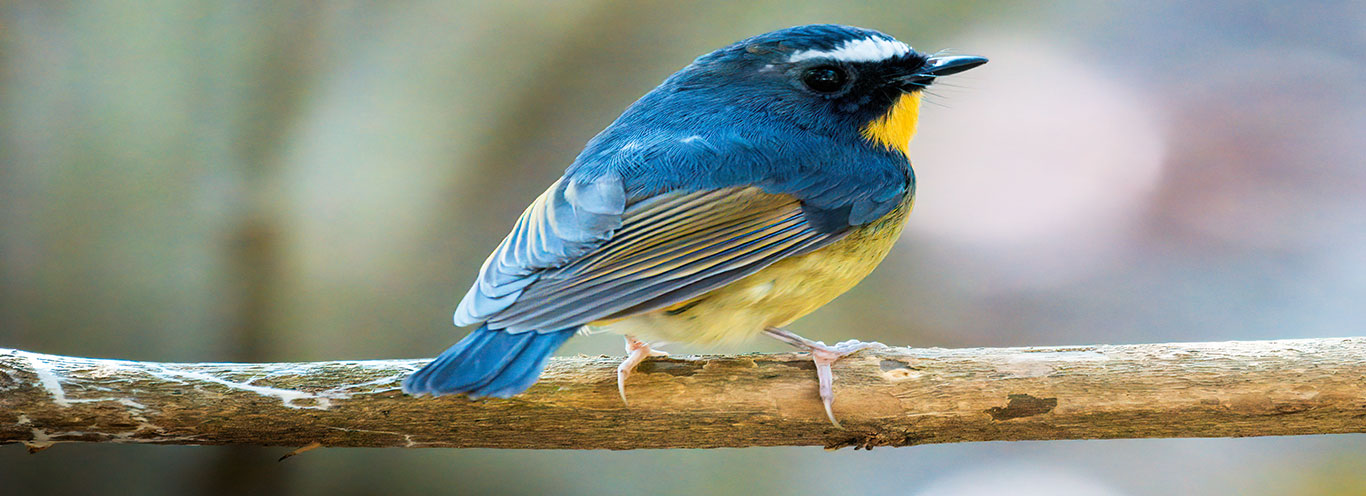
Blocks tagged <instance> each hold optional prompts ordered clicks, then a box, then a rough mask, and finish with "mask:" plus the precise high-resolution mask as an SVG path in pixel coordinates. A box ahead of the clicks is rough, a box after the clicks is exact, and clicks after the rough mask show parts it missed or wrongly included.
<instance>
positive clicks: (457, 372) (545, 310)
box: [403, 25, 985, 397]
mask: <svg viewBox="0 0 1366 496" xmlns="http://www.w3.org/2000/svg"><path fill="white" fill-rule="evenodd" d="M945 60H947V59H944V58H939V59H931V58H930V57H928V56H925V55H922V54H920V53H918V52H915V51H914V50H911V49H910V47H909V46H907V45H905V44H903V43H901V42H898V41H896V40H895V39H893V38H892V37H890V36H887V35H885V34H882V33H879V32H877V31H871V30H867V29H861V28H854V27H848V26H836V25H812V26H798V27H794V28H789V29H785V30H780V31H774V32H771V33H766V34H762V35H759V36H755V37H752V38H749V39H746V40H742V41H739V42H736V43H734V44H732V45H730V46H727V47H725V48H722V49H719V50H716V51H714V52H712V53H710V54H707V55H704V56H702V57H698V58H697V59H696V60H695V61H693V63H692V64H690V65H688V66H687V67H685V68H683V69H682V70H680V71H678V72H677V73H675V74H673V75H672V76H670V77H669V78H668V79H666V80H665V81H664V82H663V83H662V84H660V85H659V87H657V88H655V89H654V90H653V91H651V92H650V93H648V94H646V95H645V96H644V97H642V98H641V99H640V100H639V101H637V102H635V103H634V104H632V105H631V106H630V107H629V108H628V109H626V111H625V112H624V113H623V114H622V115H621V117H619V118H618V119H617V120H616V121H614V122H613V123H612V124H611V125H610V126H608V127H607V128H606V129H605V130H603V131H602V132H601V133H599V134H598V135H597V136H595V137H594V138H593V139H592V140H591V141H589V142H588V144H587V146H586V147H585V148H584V150H583V152H582V153H580V154H579V156H578V157H577V158H576V159H575V160H574V162H573V163H572V164H571V165H570V166H569V168H568V169H567V170H566V171H565V174H564V176H563V177H562V178H561V179H560V180H558V181H557V182H555V184H553V185H551V187H550V188H549V189H548V190H547V191H546V192H545V193H544V194H542V195H541V196H540V197H539V198H537V199H536V201H535V202H533V203H532V205H531V207H529V208H528V209H527V210H526V212H524V213H523V214H522V216H521V217H520V218H519V219H518V221H517V223H516V225H515V226H514V227H513V228H512V232H511V233H509V234H508V236H507V237H506V238H505V239H504V240H503V242H502V243H501V244H500V245H499V246H498V248H497V249H495V250H494V252H493V254H492V255H490V256H489V258H488V260H486V261H485V263H484V265H483V267H482V268H481V269H480V272H479V276H478V279H477V280H476V281H475V283H474V284H473V286H472V287H471V288H470V290H469V292H468V293H467V294H466V295H465V297H464V299H463V300H461V302H460V305H459V307H458V308H457V309H456V312H455V317H454V321H455V324H456V325H459V326H464V325H474V324H481V325H480V327H479V328H478V329H476V330H475V331H474V332H472V333H471V334H470V335H469V336H466V337H465V338H464V339H462V340H461V341H460V342H459V343H457V344H456V345H455V346H452V347H451V348H450V349H449V350H447V351H446V352H445V353H443V354H442V355H441V356H440V357H437V359H436V360H434V361H432V362H431V363H430V364H428V365H427V366H426V367H424V368H423V369H421V370H419V371H418V372H416V373H415V374H413V375H412V376H411V377H409V378H408V379H406V380H405V381H404V382H403V389H404V391H407V392H409V393H432V394H449V393H465V394H468V395H470V396H471V397H480V396H497V397H506V396H510V395H513V394H517V393H519V392H521V391H523V390H525V389H526V388H527V387H529V386H530V385H531V384H532V383H534V382H535V380H536V378H537V376H539V374H540V372H541V370H542V369H543V368H544V366H545V362H546V359H547V357H548V356H549V355H550V354H551V353H553V352H554V351H555V349H557V348H558V347H559V346H560V345H562V344H563V343H564V342H565V340H567V339H568V338H569V337H570V336H571V335H572V334H573V333H574V331H575V330H577V329H578V328H580V327H581V326H583V325H586V324H590V323H594V322H596V321H599V320H602V319H622V318H631V317H633V316H636V315H644V314H646V313H649V312H655V311H658V310H661V309H664V308H666V307H668V306H670V305H674V304H678V303H682V302H686V301H688V300H690V299H693V298H698V297H699V296H702V295H706V294H708V292H709V291H712V290H715V289H718V288H720V287H722V286H724V285H727V284H730V283H732V282H735V281H738V280H740V279H742V278H744V277H747V276H749V275H752V274H755V273H757V272H758V271H760V270H762V269H764V268H765V267H768V266H770V265H772V264H775V263H777V262H779V261H782V260H785V259H789V258H793V257H797V256H801V255H805V254H808V253H812V252H813V251H814V250H818V249H821V248H823V247H826V246H830V245H831V244H832V243H835V242H838V241H839V240H841V239H843V238H844V237H845V236H846V235H848V234H849V233H850V232H852V231H855V230H857V229H858V228H860V227H862V226H868V225H872V224H873V223H874V222H875V221H877V220H879V219H882V218H884V216H888V215H889V213H891V212H893V211H894V210H896V209H899V208H903V206H905V205H907V204H908V201H909V198H910V195H912V194H913V193H914V187H915V182H914V174H913V173H912V171H911V168H910V163H909V162H908V160H907V157H906V155H905V150H904V146H899V145H898V146H890V145H887V144H885V143H878V142H875V141H876V140H874V139H873V138H871V137H870V135H869V132H870V131H869V129H870V128H869V124H870V123H872V122H875V121H878V120H879V119H883V120H886V119H890V118H891V117H888V116H889V115H891V109H892V108H893V106H894V105H897V104H898V102H899V101H900V100H899V99H901V98H902V97H903V96H904V95H905V94H907V93H911V92H915V91H919V89H920V88H923V87H924V86H925V85H926V84H928V83H929V81H931V80H933V78H934V77H935V76H936V75H938V73H936V72H935V71H936V70H941V69H942V70H944V71H945V73H948V72H947V70H948V69H956V70H964V69H965V67H968V66H971V65H975V64H980V63H981V62H984V61H985V59H981V61H980V62H973V61H970V60H966V59H964V58H959V59H957V60H953V61H949V63H944V64H939V62H944V61H945ZM937 61H938V62H937ZM936 64H939V65H936ZM813 71H815V72H813ZM822 71H823V72H822ZM812 74H816V75H817V76H821V77H822V78H824V79H823V80H821V81H816V82H814V83H813V82H812V81H813V80H812V79H811V78H812ZM916 102H918V100H916ZM912 114H913V113H912ZM910 119H911V120H912V122H910V125H911V126H913V125H914V122H913V120H914V115H912V116H911V117H910ZM908 129H913V127H912V128H908ZM905 140H909V134H907V135H906V136H905V139H904V140H901V141H905ZM903 144H904V143H903ZM623 233H624V234H623ZM876 252H878V250H870V251H869V253H876ZM878 256H879V257H880V256H881V255H878ZM879 259H880V258H879ZM590 262H591V263H590ZM874 263H875V262H874ZM817 306H818V305H817ZM751 331H754V330H741V332H751ZM645 349H647V350H648V348H645ZM633 353H635V352H633Z"/></svg>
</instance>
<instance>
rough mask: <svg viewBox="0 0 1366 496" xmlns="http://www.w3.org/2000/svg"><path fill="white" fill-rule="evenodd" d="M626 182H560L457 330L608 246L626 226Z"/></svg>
mask: <svg viewBox="0 0 1366 496" xmlns="http://www.w3.org/2000/svg"><path fill="white" fill-rule="evenodd" d="M625 209H626V196H625V190H624V188H623V187H622V182H621V177H620V176H617V175H615V174H607V175H603V176H600V177H598V178H596V179H594V180H592V181H575V180H572V179H560V180H559V181H556V182H555V184H552V185H551V186H550V189H548V190H546V192H545V193H543V194H541V196H540V197H538V198H536V201H534V202H532V204H531V206H530V207H527V209H526V211H525V212H522V216H521V217H520V218H518V219H517V223H516V224H515V225H514V226H513V227H512V232H511V233H508V235H507V237H506V238H504V239H503V242H502V243H501V244H499V245H498V248H497V249H495V250H494V251H493V253H492V254H491V255H489V257H488V259H487V260H485V261H484V265H483V267H481V268H480V269H479V277H478V279H477V280H476V281H475V282H474V285H473V286H472V287H471V288H470V290H469V292H468V293H466V294H465V298H464V299H463V300H461V301H460V305H459V306H458V307H456V309H455V325H457V326H466V325H471V324H478V323H481V322H484V321H487V320H489V319H490V318H492V317H494V316H495V315H498V314H499V313H500V312H502V311H504V310H506V309H507V308H508V307H509V306H511V305H512V304H513V303H515V302H516V301H517V300H518V298H519V297H520V296H521V295H522V292H523V291H524V290H525V289H526V288H527V286H529V285H531V284H532V283H535V282H536V280H537V279H539V278H540V277H541V275H542V272H543V271H544V270H546V269H553V268H556V267H562V266H564V265H566V264H568V263H570V262H573V261H574V260H577V259H578V258H580V257H582V256H583V255H586V254H587V253H589V252H591V251H593V250H594V249H597V248H598V247H600V246H602V245H603V244H604V243H606V241H607V240H608V239H610V238H611V237H612V232H613V231H615V230H616V229H617V228H618V227H620V226H621V224H622V213H623V212H624V211H625Z"/></svg>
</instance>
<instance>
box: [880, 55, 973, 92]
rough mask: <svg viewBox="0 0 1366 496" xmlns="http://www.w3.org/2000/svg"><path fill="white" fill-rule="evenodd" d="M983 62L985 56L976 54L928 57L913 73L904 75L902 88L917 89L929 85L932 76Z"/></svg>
mask: <svg viewBox="0 0 1366 496" xmlns="http://www.w3.org/2000/svg"><path fill="white" fill-rule="evenodd" d="M985 63H987V58H986V57H978V56H976V55H944V56H939V57H930V59H929V60H927V61H925V63H924V64H922V65H921V66H920V67H919V68H917V69H916V71H915V73H914V74H911V75H909V76H906V77H905V78H903V79H902V80H901V83H902V88H903V89H905V90H907V91H910V90H918V89H921V88H924V87H926V86H929V85H930V83H933V82H934V78H937V77H940V76H948V75H951V74H958V73H960V72H963V71H966V70H968V69H972V68H974V67H977V66H979V65H982V64H985Z"/></svg>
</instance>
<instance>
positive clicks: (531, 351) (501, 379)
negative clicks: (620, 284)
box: [403, 326, 575, 398]
mask: <svg viewBox="0 0 1366 496" xmlns="http://www.w3.org/2000/svg"><path fill="white" fill-rule="evenodd" d="M574 331H575V329H564V330H560V331H553V332H547V333H539V332H523V333H517V334H513V333H508V332H503V331H501V330H493V329H489V328H488V326H479V328H478V329H475V330H474V332H471V333H470V334H469V335H468V336H465V339H461V340H460V342H458V343H455V345H454V346H451V347H450V349H447V350H446V352H445V353H442V354H441V356H438V357H436V359H435V360H432V362H431V363H429V364H427V366H425V367H423V368H422V369H421V370H419V371H417V372H416V373H414V374H413V375H410V376H408V377H407V378H406V379H404V380H403V391H404V392H407V393H409V394H423V393H432V394H444V393H451V392H462V393H467V394H468V395H469V396H470V397H471V398H479V397H484V396H492V397H496V398H507V397H509V396H512V395H515V394H517V393H520V392H522V391H525V390H526V388H528V387H531V385H532V384H533V383H535V382H536V379H537V378H538V377H540V375H541V371H542V370H544V369H545V362H546V360H547V359H549V358H550V355H551V354H552V353H555V350H557V349H559V348H560V345H563V344H564V342H565V341H566V340H568V339H569V337H570V336H573V335H574Z"/></svg>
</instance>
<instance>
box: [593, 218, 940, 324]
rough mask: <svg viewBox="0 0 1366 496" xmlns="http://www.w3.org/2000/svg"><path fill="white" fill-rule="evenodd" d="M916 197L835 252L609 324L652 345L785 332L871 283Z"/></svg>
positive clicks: (835, 246)
mask: <svg viewBox="0 0 1366 496" xmlns="http://www.w3.org/2000/svg"><path fill="white" fill-rule="evenodd" d="M912 202H913V197H912V195H907V198H906V200H905V201H903V202H902V204H901V205H899V206H898V207H897V208H896V209H894V210H892V211H891V212H890V213H888V214H887V215H884V216H883V217H882V218H881V219H879V220H877V221H875V222H872V223H869V224H867V225H864V226H861V227H858V228H855V230H854V231H853V232H851V233H849V235H847V236H845V237H844V238H843V239H841V240H839V241H836V242H834V243H831V244H830V245H829V246H826V247H824V248H821V249H819V250H816V251H813V252H811V253H807V254H804V255H800V256H796V257H791V258H787V259H784V260H780V261H778V262H777V263H774V264H773V265H770V266H768V267H765V268H764V269H763V270H760V271H759V272H756V273H754V274H752V275H750V276H748V277H745V278H744V279H740V280H738V281H735V282H733V283H731V284H728V285H726V286H723V287H720V288H717V289H714V290H712V291H710V292H708V293H706V294H703V295H702V296H699V297H697V298H694V299H692V300H689V301H687V302H683V303H680V304H677V305H674V306H671V307H669V308H665V309H663V310H660V311H656V312H651V313H648V314H644V315H638V316H635V317H630V318H627V319H624V320H621V321H617V322H614V323H612V324H611V325H609V326H608V328H609V329H610V330H612V331H614V332H619V333H623V334H631V335H635V336H638V337H641V338H642V339H645V340H647V341H667V342H674V343H693V344H703V345H708V344H723V343H734V342H738V341H743V340H746V339H749V338H751V337H753V336H756V335H758V334H759V333H760V332H761V331H763V329H764V328H765V327H781V326H785V325H787V324H790V323H792V321H795V320H797V319H799V318H801V317H802V316H805V315H806V314H809V313H811V312H813V311H815V310H816V309H817V308H820V307H821V306H823V305H825V304H826V303H829V302H830V301H831V300H834V299H835V297H837V296H839V295H841V294H843V293H844V292H846V291H849V289H851V288H853V287H854V286H855V285H857V284H858V283H859V281H862V280H863V278H864V277H867V276H868V274H869V273H871V272H872V271H873V269H874V268H875V267H877V265H878V264H879V263H881V262H882V260H883V258H886V256H887V253H888V252H889V251H890V250H891V248H892V244H893V243H895V242H896V240H897V238H898V237H899V236H900V235H901V229H902V227H903V226H904V225H905V220H906V215H907V214H908V213H909V212H910V209H911V204H912Z"/></svg>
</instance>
